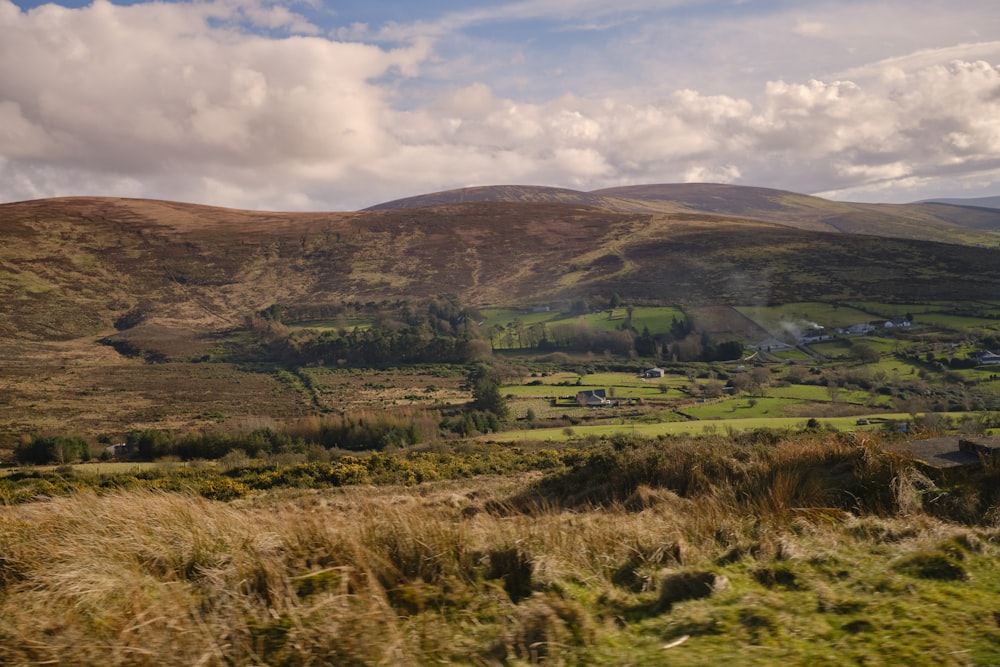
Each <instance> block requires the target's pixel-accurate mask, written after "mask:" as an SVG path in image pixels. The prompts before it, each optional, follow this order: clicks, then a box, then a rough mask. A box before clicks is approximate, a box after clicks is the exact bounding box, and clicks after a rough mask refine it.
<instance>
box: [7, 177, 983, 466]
mask: <svg viewBox="0 0 1000 667" xmlns="http://www.w3.org/2000/svg"><path fill="white" fill-rule="evenodd" d="M683 192H686V194H685V195H684V197H685V199H684V201H683V203H678V197H679V196H680V195H679V194H678V193H683ZM727 193H730V194H732V195H734V196H736V195H739V197H742V200H736V199H733V200H729V201H727V200H726V198H725V197H724V196H723V195H726V194H727ZM477 194H488V192H479V193H477ZM494 194H497V192H494ZM500 194H502V195H503V196H500ZM570 194H571V193H570ZM637 194H642V196H643V197H644V199H643V198H637ZM626 195H627V196H626ZM667 195H669V196H667ZM514 196H516V197H517V198H518V200H517V201H507V200H506V199H504V197H508V198H509V197H514ZM532 197H535V198H536V199H541V201H529V200H530V199H531V198H532ZM658 197H659V198H658ZM671 197H673V198H672V199H671ZM497 198H498V201H464V202H455V203H448V202H447V199H448V198H447V197H443V198H442V200H441V201H440V202H439V203H437V204H435V205H432V206H418V207H388V208H384V209H379V210H368V211H358V212H337V213H273V212H254V211H240V210H233V209H223V208H213V207H208V206H199V205H192V204H182V203H176V202H165V201H150V200H136V199H115V198H100V197H77V198H64V199H49V200H39V201H29V202H18V203H11V204H3V205H0V239H2V243H0V304H2V306H0V314H2V317H0V369H2V372H0V449H2V448H3V447H4V446H8V447H10V446H13V445H12V443H14V442H17V439H18V438H19V437H21V435H22V434H24V433H37V432H56V433H65V432H67V431H70V432H74V431H75V432H85V433H90V434H103V437H120V435H119V436H116V435H111V434H115V433H118V434H120V433H122V432H123V429H132V428H169V429H180V430H190V429H195V430H197V429H201V428H206V427H209V426H210V425H211V424H214V423H215V422H216V420H218V419H221V418H222V416H228V417H229V418H234V417H235V416H239V418H241V419H247V420H250V421H248V422H247V424H248V428H255V427H256V425H258V424H260V423H264V424H267V423H269V422H267V421H266V420H265V421H264V422H261V421H259V420H258V418H257V417H256V416H258V415H263V416H266V418H267V419H271V418H274V419H294V418H297V417H300V416H303V415H307V414H311V413H312V412H313V411H314V410H315V408H316V405H315V404H314V401H315V396H312V397H311V396H310V393H309V391H307V389H306V387H305V386H304V385H302V384H301V383H300V382H299V380H298V379H296V378H295V377H294V376H291V375H290V374H289V373H287V372H284V374H282V372H280V371H276V370H274V369H273V368H270V367H268V366H267V364H263V365H259V366H258V365H257V364H255V362H256V361H258V360H257V359H256V358H255V357H253V356H252V355H253V353H252V352H250V353H247V354H249V356H247V355H244V354H242V353H241V352H240V351H241V350H244V349H249V350H254V349H257V348H254V347H253V345H252V344H251V345H250V347H249V348H244V347H242V345H243V341H245V340H247V339H249V338H251V337H250V336H248V335H247V334H246V333H245V329H244V327H245V325H246V323H247V320H248V319H249V318H250V317H251V316H252V315H253V314H254V313H255V312H257V311H259V310H261V309H264V308H267V307H269V306H271V305H273V304H283V305H285V306H293V307H296V308H298V309H299V311H300V312H306V311H310V310H314V311H321V310H322V307H323V306H331V305H332V306H337V305H339V304H342V303H345V302H351V303H354V304H361V305H365V304H372V305H376V304H378V303H380V302H382V301H388V302H390V303H397V302H399V301H402V300H411V301H419V300H420V299H422V298H424V297H431V296H439V295H455V296H456V297H457V299H458V300H459V301H460V302H461V303H462V304H465V305H475V306H484V305H500V306H511V307H525V306H531V305H546V306H550V307H552V308H553V309H561V310H566V309H568V308H569V307H570V306H571V305H572V304H574V302H576V301H578V300H580V299H592V298H593V297H594V296H598V295H599V296H601V297H602V298H603V299H604V300H605V302H607V300H608V299H609V298H610V297H611V296H612V295H614V294H617V295H619V296H620V297H621V298H623V299H625V300H627V301H629V302H632V303H641V304H651V305H652V304H664V305H676V306H681V307H683V308H686V309H688V312H694V309H693V308H692V307H695V306H720V308H719V309H720V310H725V309H724V308H721V306H725V305H727V304H733V305H744V306H746V305H758V304H774V303H781V302H786V303H790V302H798V301H809V300H816V301H847V300H854V299H864V300H875V301H893V302H900V303H914V302H926V301H930V300H944V301H955V302H967V301H973V300H987V301H989V300H994V299H993V297H994V296H995V295H996V294H998V293H1000V261H997V260H998V254H1000V250H997V249H996V248H995V247H989V248H987V247H981V246H977V245H962V244H959V243H942V242H939V241H933V240H925V239H914V238H900V237H892V236H891V235H890V236H881V237H880V236H875V235H871V234H862V233H851V231H850V230H851V229H852V227H851V226H849V225H846V224H844V223H843V222H841V223H839V224H841V227H842V228H836V229H834V228H833V227H832V226H830V225H826V226H824V225H820V224H816V223H809V224H805V223H803V222H802V221H801V220H799V221H797V222H796V220H795V216H794V215H792V213H791V212H790V211H800V212H803V211H807V210H813V211H814V213H815V215H816V216H817V217H816V218H815V219H816V220H818V219H819V216H820V215H821V213H823V212H824V211H825V212H826V213H825V215H828V216H833V215H834V213H832V211H833V208H830V207H834V208H835V207H836V206H840V205H834V204H830V207H827V205H826V204H824V203H823V200H816V199H815V198H805V197H800V196H798V195H791V194H781V193H777V192H776V191H768V190H739V189H737V190H731V189H730V188H728V186H726V187H723V188H722V189H719V188H714V187H707V186H706V187H691V186H682V187H681V188H680V189H679V190H678V189H676V188H672V187H670V186H652V187H649V188H644V189H642V188H641V189H640V191H639V192H638V193H637V192H636V191H634V190H626V191H621V190H616V191H612V192H610V193H609V192H604V193H603V194H594V195H592V196H590V197H587V198H584V199H582V200H576V199H574V198H573V197H570V196H569V194H567V192H566V191H556V192H553V191H551V190H548V189H526V190H517V189H515V190H511V189H506V190H504V191H501V192H500V193H499V194H498V195H497ZM466 199H469V196H468V193H466ZM936 206H939V207H940V208H942V209H958V207H948V206H944V205H936ZM768 207H770V209H769V208H768ZM809 207H813V208H812V209H810V208H809ZM824 207H826V208H824ZM740 210H743V211H746V212H747V213H746V215H745V216H743V217H741V216H739V215H735V214H733V211H740ZM894 210H898V209H894V208H892V207H889V208H886V209H884V212H885V214H886V215H887V216H889V217H888V218H886V219H885V221H884V224H885V225H889V226H891V225H893V224H895V225H896V226H897V228H898V229H900V230H902V231H903V232H908V231H914V230H917V231H919V230H920V229H926V225H924V227H921V225H922V224H924V223H920V224H918V223H915V222H913V221H912V219H906V218H900V219H896V218H893V217H892V211H894ZM917 210H920V211H933V210H934V209H933V208H928V207H924V206H921V207H918V209H917ZM765 214H766V215H770V216H772V218H774V219H771V220H764V219H762V218H763V217H765ZM780 216H785V219H784V221H778V220H777V217H780ZM805 219H806V215H805V213H802V220H805ZM853 220H855V221H856V225H855V226H856V227H857V226H861V223H862V222H863V220H864V219H863V218H857V217H855V218H853ZM970 220H972V218H965V219H964V223H965V225H964V226H961V227H960V228H961V229H962V230H964V232H965V233H968V234H970V235H974V234H975V233H976V229H975V227H974V224H973V223H971V222H970ZM983 220H985V218H983ZM960 221H961V220H960ZM791 222H794V223H795V224H790V223H791ZM880 224H882V223H880ZM955 224H956V225H958V223H955ZM988 227H989V226H988V225H986V226H985V228H987V229H988ZM890 231H891V230H890ZM988 234H995V232H992V231H989V232H986V233H985V236H984V237H988ZM901 235H903V234H901ZM992 245H993V246H995V245H996V244H995V243H993V244H992ZM313 307H317V308H313ZM707 310H709V309H707V308H699V309H698V312H706V311H707ZM101 342H107V343H111V344H112V346H108V345H104V344H101ZM234 351H235V352H234ZM118 352H125V353H126V354H125V355H122V354H119V353H118ZM138 352H141V354H137V353H138ZM241 355H242V356H241ZM161 361H166V362H170V363H159V362H161ZM204 361H210V362H212V363H203V362H204ZM149 362H157V363H149ZM385 376H386V377H384V378H381V379H378V380H377V381H376V380H373V379H372V378H367V377H366V378H361V377H359V379H358V382H360V383H369V384H377V385H380V386H383V385H384V386H388V385H390V384H392V383H394V382H395V379H393V377H392V375H391V374H389V373H386V374H385ZM430 381H431V382H433V383H434V384H435V385H440V384H441V383H442V380H441V379H440V378H434V379H433V380H430ZM456 384H457V383H456ZM344 391H352V392H356V391H358V387H357V386H355V387H353V388H351V389H345V390H344Z"/></svg>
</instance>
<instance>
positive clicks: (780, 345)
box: [748, 338, 792, 352]
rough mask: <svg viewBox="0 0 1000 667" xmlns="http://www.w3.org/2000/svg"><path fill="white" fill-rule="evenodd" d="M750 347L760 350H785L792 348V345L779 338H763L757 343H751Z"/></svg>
mask: <svg viewBox="0 0 1000 667" xmlns="http://www.w3.org/2000/svg"><path fill="white" fill-rule="evenodd" d="M748 347H749V348H750V349H751V350H756V351H758V352H784V351H786V350H791V349H792V346H791V345H789V344H788V343H786V342H784V341H782V340H778V339H777V338H768V339H767V340H763V341H761V342H759V343H757V344H756V345H749V346H748Z"/></svg>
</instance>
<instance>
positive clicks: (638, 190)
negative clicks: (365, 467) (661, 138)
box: [365, 183, 1000, 245]
mask: <svg viewBox="0 0 1000 667" xmlns="http://www.w3.org/2000/svg"><path fill="white" fill-rule="evenodd" d="M472 202H507V203H518V202H520V203H528V202H536V203H537V202H548V203H561V204H566V205H572V206H581V207H593V208H599V209H604V210H607V211H614V212H618V213H660V214H668V215H669V214H690V213H699V214H712V215H724V216H727V217H734V218H739V219H750V220H759V221H762V222H771V223H774V224H779V225H783V226H786V227H794V228H796V229H806V230H810V231H826V232H834V233H848V234H869V235H874V236H886V237H892V238H911V239H924V240H933V241H939V242H942V243H965V244H970V245H996V244H997V243H998V242H1000V209H997V210H994V209H990V208H983V207H980V208H975V207H972V206H964V207H958V206H951V205H947V204H943V203H939V202H923V203H914V204H862V203H851V202H838V201H831V200H828V199H823V198H821V197H814V196H811V195H803V194H798V193H795V192H790V191H787V190H776V189H772V188H761V187H751V186H744V185H726V184H719V183H672V184H670V183H667V184H651V185H632V186H620V187H614V188H603V189H600V190H594V191H591V192H582V191H577V190H571V189H566V188H552V187H544V186H532V185H498V186H482V187H472V188H461V189H457V190H445V191H442V192H434V193H429V194H425V195H417V196H414V197H406V198H404V199H396V200H393V201H389V202H385V203H382V204H377V205H375V206H372V207H370V208H368V209H365V210H366V211H386V210H394V209H413V208H422V207H427V206H445V205H456V204H467V203H472Z"/></svg>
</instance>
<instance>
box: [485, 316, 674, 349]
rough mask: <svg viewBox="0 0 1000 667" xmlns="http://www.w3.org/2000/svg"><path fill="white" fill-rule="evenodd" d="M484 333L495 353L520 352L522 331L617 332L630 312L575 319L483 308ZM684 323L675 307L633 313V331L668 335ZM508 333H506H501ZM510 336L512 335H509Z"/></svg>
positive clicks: (625, 321) (573, 317)
mask: <svg viewBox="0 0 1000 667" xmlns="http://www.w3.org/2000/svg"><path fill="white" fill-rule="evenodd" d="M480 313H482V315H483V321H482V322H480V323H479V324H480V329H481V330H483V331H484V332H486V333H487V334H489V335H490V336H491V338H492V340H493V343H494V348H495V349H511V348H519V347H521V346H520V345H518V340H519V338H518V334H517V331H518V329H519V328H520V329H527V328H528V327H531V326H534V325H542V326H546V327H548V326H552V325H557V324H574V323H583V324H586V325H587V326H588V327H590V328H591V329H595V330H598V331H616V330H618V329H621V328H622V325H624V324H626V323H627V322H628V309H627V308H626V307H624V306H622V307H619V308H615V309H612V310H604V311H601V312H597V313H586V314H583V315H574V314H569V313H563V312H559V311H557V310H549V311H540V312H532V311H527V310H517V309H512V308H482V309H480ZM675 319H676V320H678V321H684V319H685V316H684V312H683V311H682V310H681V309H680V308H675V307H672V306H636V307H634V308H633V310H632V322H631V324H632V327H633V328H635V329H636V331H640V332H641V331H643V329H646V328H648V329H649V331H650V333H653V334H658V333H665V332H668V331H669V330H670V327H671V325H672V323H673V321H674V320H675ZM501 331H502V332H504V333H501ZM508 332H509V333H508Z"/></svg>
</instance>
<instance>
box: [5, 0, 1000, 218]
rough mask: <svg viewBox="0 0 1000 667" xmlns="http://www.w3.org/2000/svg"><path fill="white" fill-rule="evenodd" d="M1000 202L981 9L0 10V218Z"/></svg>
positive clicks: (216, 5)
mask: <svg viewBox="0 0 1000 667" xmlns="http://www.w3.org/2000/svg"><path fill="white" fill-rule="evenodd" d="M681 182H716V183H731V184H736V185H752V186H759V187H771V188H779V189H785V190H792V191H795V192H801V193H806V194H816V195H819V196H823V197H827V198H830V199H837V200H845V201H864V202H891V203H899V202H908V201H916V200H921V199H927V198H933V197H981V196H993V195H1000V4H998V3H997V2H996V0H963V1H962V2H955V1H954V0H921V1H920V2H914V1H913V0H857V1H856V0H837V1H826V0H808V1H807V0H510V1H507V2H503V1H500V2H486V1H483V0H461V1H460V0H429V1H426V2H420V1H417V0H345V1H342V2H332V1H331V2H323V1H322V0H293V1H291V2H281V1H278V2H274V1H271V0H199V1H197V2H188V1H181V2H166V1H163V2H160V1H157V2H145V1H138V2H124V3H122V2H116V3H112V2H109V1H108V0H95V1H94V2H91V3H83V2H77V1H76V0H63V1H62V2H61V3H60V4H45V3H40V2H37V1H36V0H18V1H17V2H11V0H0V201H20V200H26V199H38V198H43V197H54V196H69V195H105V196H118V197H150V198H157V199H169V200H176V201H185V202H193V203H203V204H213V205H220V206H229V207H235V208H247V209H260V210H281V211H294V210H312V211H349V210H357V209H360V208H363V207H366V206H371V205H374V204H377V203H380V202H384V201H387V200H391V199H396V198H400V197H407V196H412V195H417V194H423V193H428V192H435V191H439V190H446V189H451V188H461V187H468V186H477V185H501V184H521V185H546V186H556V187H566V188H573V189H578V190H593V189H598V188H606V187H614V186H619V185H638V184H647V183H681Z"/></svg>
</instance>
